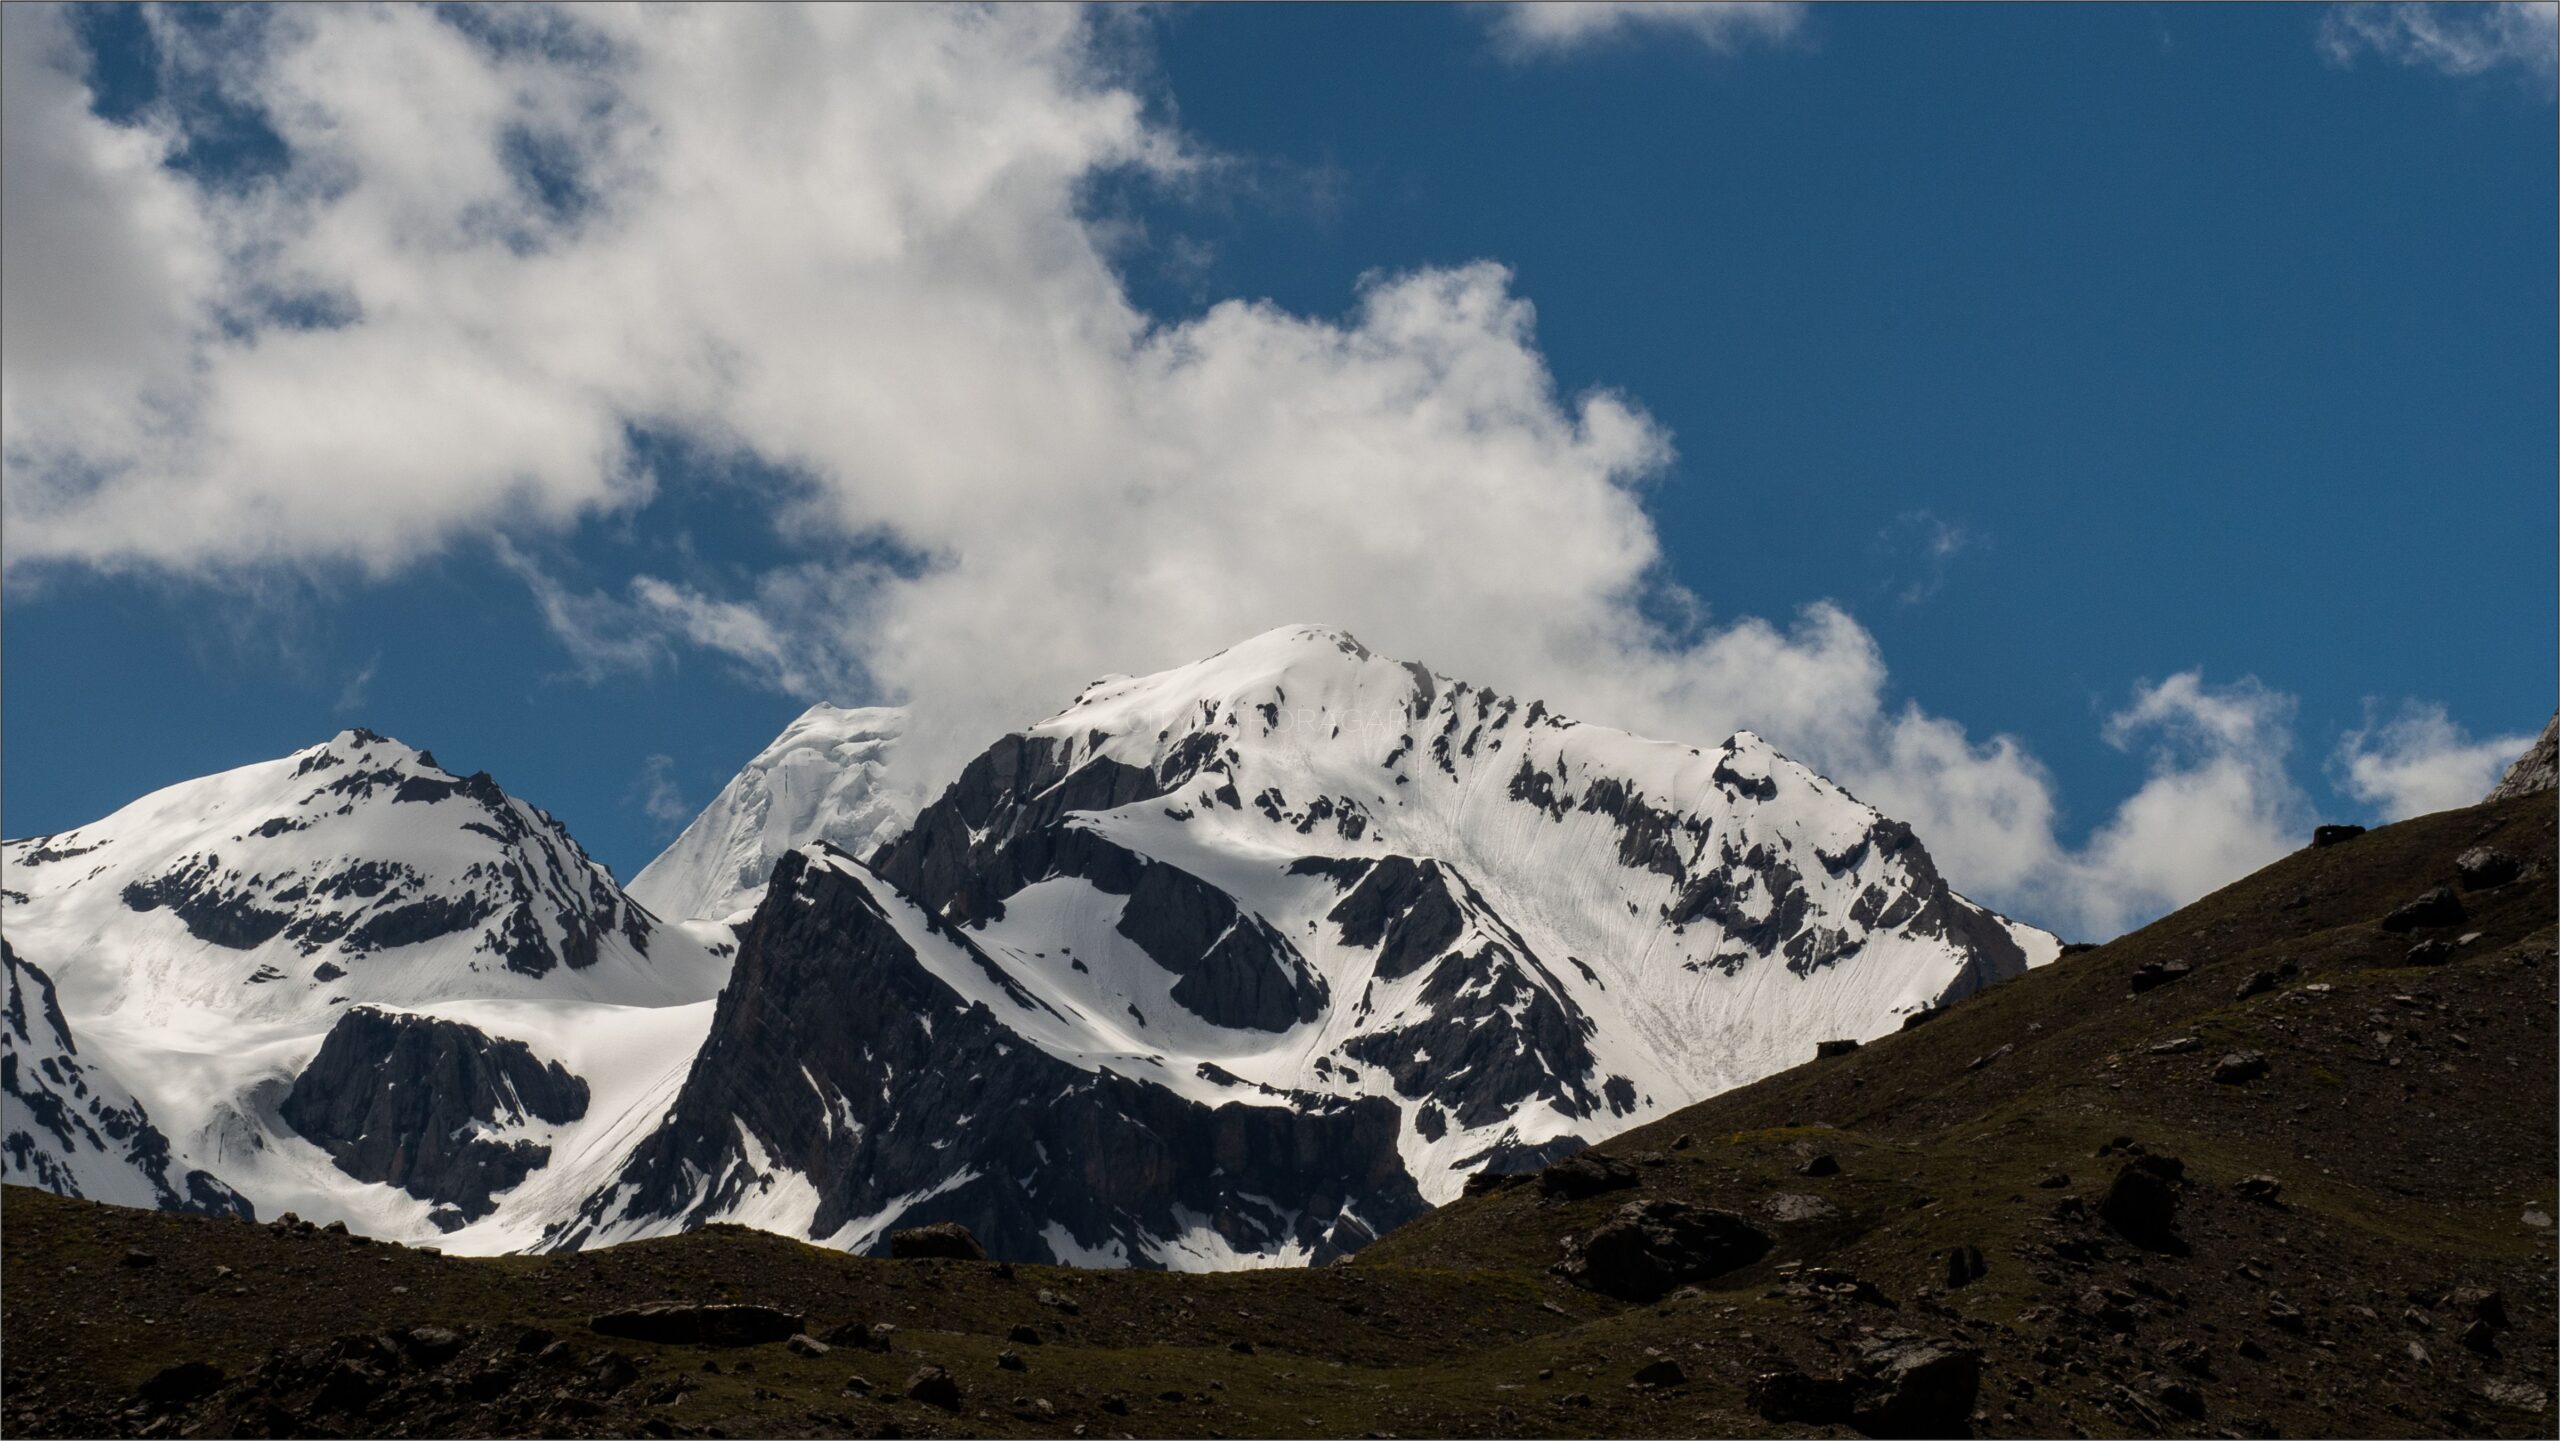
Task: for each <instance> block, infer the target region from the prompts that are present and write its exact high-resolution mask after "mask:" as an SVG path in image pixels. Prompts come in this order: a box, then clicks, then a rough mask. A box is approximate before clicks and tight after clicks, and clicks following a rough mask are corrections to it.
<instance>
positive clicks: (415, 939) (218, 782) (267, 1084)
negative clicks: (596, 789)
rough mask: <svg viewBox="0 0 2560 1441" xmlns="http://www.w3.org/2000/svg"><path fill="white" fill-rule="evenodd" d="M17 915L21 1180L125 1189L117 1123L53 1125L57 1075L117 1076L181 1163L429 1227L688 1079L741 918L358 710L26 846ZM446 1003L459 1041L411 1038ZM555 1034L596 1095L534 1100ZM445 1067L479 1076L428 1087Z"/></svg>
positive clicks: (402, 1229)
mask: <svg viewBox="0 0 2560 1441" xmlns="http://www.w3.org/2000/svg"><path fill="white" fill-rule="evenodd" d="M0 926H5V931H6V936H7V943H8V947H9V951H10V993H11V1000H10V1006H11V1012H10V1014H11V1021H10V1025H9V1027H8V1030H7V1031H6V1033H5V1039H6V1042H7V1044H8V1047H9V1053H8V1061H9V1064H10V1068H11V1075H12V1084H11V1086H10V1087H9V1090H8V1094H7V1095H6V1096H5V1097H0V1103H5V1113H4V1114H0V1141H5V1151H6V1167H7V1174H8V1176H9V1177H10V1179H12V1180H24V1181H27V1182H29V1183H31V1184H38V1185H49V1186H52V1187H53V1188H54V1189H65V1185H64V1184H63V1183H62V1182H61V1181H60V1179H59V1177H61V1176H69V1177H71V1178H73V1179H74V1182H75V1183H76V1184H79V1185H80V1186H81V1188H82V1190H83V1191H84V1193H88V1194H98V1192H96V1191H95V1190H92V1189H91V1186H90V1184H89V1182H88V1181H87V1180H86V1179H85V1177H86V1176H87V1175H89V1174H90V1173H91V1170H92V1169H93V1168H94V1167H95V1166H96V1165H98V1164H102V1163H100V1162H99V1160H98V1155H99V1149H98V1147H97V1146H96V1145H93V1144H91V1142H90V1139H89V1138H86V1137H78V1136H73V1137H69V1138H68V1139H66V1138H65V1132H64V1129H63V1127H62V1126H60V1125H58V1124H49V1123H48V1121H47V1117H48V1115H49V1114H53V1113H55V1112H58V1111H59V1110H60V1107H58V1106H53V1105H51V1103H48V1102H46V1101H44V1100H41V1099H39V1097H38V1093H37V1086H36V1083H35V1078H39V1077H40V1078H42V1080H43V1082H44V1083H45V1089H46V1090H48V1091H49V1092H50V1093H51V1094H52V1095H53V1096H55V1097H56V1098H60V1097H64V1096H70V1095H77V1094H80V1093H82V1092H83V1091H84V1090H85V1093H86V1094H87V1095H88V1096H90V1097H92V1098H95V1099H93V1100H92V1101H91V1102H89V1103H88V1109H89V1111H90V1112H91V1113H92V1114H93V1115H95V1116H96V1117H98V1119H97V1121H96V1129H97V1130H98V1131H99V1132H101V1133H103V1134H104V1135H105V1136H106V1137H107V1138H108V1140H110V1141H118V1140H121V1139H122V1138H121V1135H120V1133H119V1130H118V1128H119V1127H120V1126H125V1125H126V1124H127V1121H126V1119H125V1118H130V1128H131V1129H132V1130H133V1133H134V1134H140V1128H142V1127H144V1126H146V1125H147V1126H148V1128H149V1129H150V1130H152V1131H153V1132H156V1134H157V1135H158V1136H160V1137H161V1138H162V1143H163V1144H161V1145H160V1146H159V1147H158V1148H157V1153H159V1154H164V1155H165V1156H166V1157H167V1158H168V1159H167V1160H166V1162H165V1167H164V1169H165V1174H166V1177H167V1178H168V1179H167V1181H166V1183H165V1187H164V1188H165V1189H170V1190H184V1191H186V1192H187V1193H188V1194H189V1196H190V1197H191V1198H192V1197H193V1196H194V1193H195V1190H196V1189H197V1183H196V1181H195V1179H194V1177H195V1176H198V1175H200V1176H202V1177H204V1178H205V1184H206V1185H207V1186H219V1187H225V1188H227V1189H228V1190H229V1191H233V1192H236V1193H237V1194H238V1195H239V1196H241V1197H244V1198H246V1201H247V1203H248V1204H250V1205H252V1206H254V1207H255V1208H256V1209H258V1210H260V1211H271V1210H277V1209H285V1208H291V1209H295V1210H298V1211H300V1212H302V1213H303V1214H305V1215H316V1216H322V1217H334V1218H339V1219H344V1220H346V1221H348V1222H349V1224H351V1225H354V1226H357V1227H358V1228H360V1229H364V1230H368V1231H372V1232H374V1233H376V1234H382V1235H393V1236H401V1237H406V1238H412V1239H414V1238H419V1237H426V1236H441V1235H442V1234H443V1233H444V1232H447V1231H452V1230H455V1229H457V1228H458V1227H460V1226H463V1225H466V1224H468V1223H470V1222H471V1221H474V1220H477V1219H480V1218H482V1217H485V1216H488V1215H489V1214H490V1212H491V1210H492V1209H494V1205H493V1202H492V1201H491V1192H492V1191H493V1190H503V1189H505V1188H506V1187H508V1186H512V1185H515V1184H517V1183H518V1182H519V1181H520V1180H521V1177H522V1174H523V1173H524V1172H525V1171H528V1170H531V1169H534V1168H535V1167H534V1166H533V1165H518V1164H516V1163H518V1162H524V1161H528V1160H529V1159H530V1158H531V1157H532V1155H533V1153H534V1152H537V1151H538V1152H540V1153H541V1155H542V1157H543V1159H544V1160H549V1159H551V1158H553V1157H554V1156H567V1155H573V1154H582V1153H583V1148H584V1147H585V1146H586V1145H587V1143H588V1142H589V1141H590V1139H591V1138H593V1137H596V1136H601V1135H603V1134H606V1133H607V1132H609V1131H610V1129H611V1127H612V1126H613V1125H614V1124H616V1123H618V1122H619V1121H620V1120H621V1118H622V1112H623V1110H625V1109H627V1108H628V1107H629V1106H630V1105H632V1104H635V1103H637V1100H638V1097H637V1092H638V1091H640V1090H645V1088H646V1087H647V1086H648V1085H649V1084H651V1083H652V1082H655V1081H667V1080H668V1075H667V1073H668V1072H669V1071H670V1070H672V1071H673V1072H675V1073H676V1075H677V1076H680V1075H681V1072H682V1068H683V1065H684V1061H685V1060H686V1059H687V1058H689V1057H690V1055H691V1053H692V1049H693V1046H694V1045H695V1044H696V1043H698V1041H699V1039H700V1036H701V1034H702V1030H703V1028H704V1027H705V1026H707V1024H708V1023H709V1020H710V1006H709V1001H710V999H711V997H712V996H713V995H714V994H715V993H716V992H717V991H718V989H719V987H720V985H721V983H722V981H723V979H724V978H725V977H726V974H727V960H726V957H725V955H724V954H722V947H721V946H720V945H719V944H718V942H719V940H720V939H721V937H719V936H717V935H716V934H715V935H713V936H712V937H710V938H709V939H706V938H703V937H698V936H697V935H696V934H694V933H693V932H692V931H691V930H689V929H688V928H686V927H684V926H671V925H666V924H662V923H660V922H659V921H658V920H657V919H656V918H654V917H653V916H651V915H650V914H649V913H648V912H647V911H646V910H645V909H643V908H642V907H640V906H638V905H636V904H634V903H633V902H632V901H631V900H630V899H629V898H628V897H627V896H625V895H624V894H623V893H622V891H621V890H620V888H619V887H617V886H616V885H615V884H614V883H613V878H612V876H611V875H610V874H609V873H608V872H607V871H606V870H605V869H604V867H602V866H601V865H598V864H597V863H595V862H594V861H593V860H591V859H589V858H588V857H587V855H586V854H585V852H583V851H582V850H580V849H579V848H578V845H577V843H576V842H575V841H573V840H571V839H570V837H569V835H568V833H567V832H566V831H565V830H563V829H562V828H561V827H560V825H559V823H558V822H557V821H556V820H554V819H553V818H552V817H550V816H549V815H547V814H545V813H544V812H542V811H540V810H538V809H536V808H534V807H532V806H530V805H527V804H525V803H524V802H522V801H520V800H517V799H515V798H514V797H511V796H509V795H507V794H506V793H505V792H504V791H502V790H501V789H499V787H498V785H497V783H496V782H495V781H493V780H492V779H491V778H490V777H488V776H487V775H486V774H480V775H472V776H456V775H454V774H452V773H451V772H448V771H446V770H444V769H443V768H441V767H440V766H439V765H437V763H436V761H435V759H434V757H433V756H431V755H428V754H426V753H424V752H421V751H417V750H413V749H411V748H409V747H407V746H405V745H402V744H400V743H398V742H396V741H392V740H388V739H386V738H384V737H382V736H378V735H375V734H373V733H371V732H369V731H361V730H357V731H347V732H343V733H341V734H340V735H338V736H337V737H335V738H334V739H332V740H331V741H329V742H327V743H326V744H323V745H318V746H313V747H310V748H308V749H306V750H302V751H298V752H296V753H294V754H293V755H290V756H286V757H284V758H282V759H280V760H274V761H267V762H263V763H260V764H257V765H251V766H244V767H242V768H240V769H238V770H233V771H228V772H225V773H222V774H220V775H214V776H207V777H204V778H202V779H199V780H194V781H188V782H184V783H182V784H179V785H175V786H171V787H168V788H167V789H165V790H161V791H158V792H155V793H153V794H151V795H148V796H145V797H143V798H142V799H141V800H138V801H136V802H134V803H133V804H132V805H129V806H127V807H125V808H124V809H122V810H120V811H118V812H116V813H115V814H113V815H111V816H108V817H106V818H105V819H103V820H100V821H96V822H93V823H91V824H89V825H85V826H81V827H79V828H78V829H76V830H71V831H65V832H62V833H60V834H57V835H51V836H40V837H35V838H32V839H27V840H18V841H10V842H8V843H6V845H5V847H0ZM706 929H708V930H710V931H713V932H716V931H717V928H706ZM39 998H41V999H39ZM391 1018H401V1019H398V1020H394V1019H391ZM429 1019H432V1020H433V1022H434V1024H433V1026H432V1027H429V1028H428V1029H429V1030H430V1031H432V1033H433V1037H432V1039H433V1042H434V1043H433V1044H430V1045H425V1046H421V1045H420V1044H419V1043H418V1042H416V1041H414V1040H407V1039H404V1037H406V1036H408V1035H409V1033H410V1032H411V1031H412V1030H413V1029H414V1028H415V1026H416V1025H423V1024H424V1023H425V1022H426V1021H428V1020H429ZM528 1042H530V1043H534V1044H535V1047H536V1049H539V1050H540V1051H541V1052H542V1053H543V1055H544V1058H545V1060H546V1061H548V1062H561V1061H566V1062H569V1063H570V1065H571V1069H572V1070H573V1071H574V1072H575V1073H576V1074H577V1075H578V1076H580V1077H583V1080H584V1084H585V1085H586V1086H587V1087H588V1089H589V1092H590V1095H591V1099H589V1100H588V1101H587V1102H586V1103H585V1104H584V1105H583V1106H582V1107H581V1108H580V1114H579V1116H578V1117H575V1118H572V1117H568V1116H567V1115H566V1113H565V1111H564V1109H563V1108H562V1107H559V1106H552V1107H550V1108H548V1110H547V1111H546V1109H545V1108H544V1107H542V1106H539V1105H536V1106H532V1107H530V1108H528V1107H526V1106H524V1105H522V1104H520V1103H519V1102H520V1101H521V1099H522V1098H523V1096H524V1093H525V1091H526V1089H527V1087H526V1084H525V1082H524V1079H523V1077H524V1067H523V1065H522V1064H518V1063H516V1055H515V1053H516V1052H518V1051H523V1050H524V1049H525V1048H526V1044H527V1043H528ZM670 1043H673V1045H674V1047H675V1049H674V1050H673V1051H670V1050H669V1049H668V1047H669V1045H670ZM625 1045H631V1046H633V1047H634V1049H633V1050H632V1052H631V1054H630V1055H629V1057H628V1058H620V1059H611V1058H612V1057H613V1056H614V1054H615V1053H618V1052H620V1051H621V1050H622V1048H623V1047H624V1046H625ZM57 1053H58V1054H57ZM589 1053H604V1055H605V1056H606V1057H607V1058H609V1059H606V1060H603V1061H595V1060H592V1059H591V1057H590V1055H589ZM320 1062H325V1063H326V1069H325V1070H324V1072H323V1074H322V1075H321V1076H319V1077H315V1076H314V1075H313V1074H312V1067H313V1066H314V1064H315V1063H320ZM580 1062H588V1064H586V1065H583V1066H581V1065H580V1064H579V1063H580ZM653 1065H654V1067H655V1070H654V1073H653V1072H652V1071H651V1067H652V1066H653ZM74 1066H76V1067H77V1070H76V1073H75V1071H74V1070H73V1067H74ZM535 1069H536V1070H537V1071H538V1070H539V1069H540V1067H539V1066H536V1068H535ZM484 1074H495V1075H497V1076H498V1077H499V1078H500V1080H501V1081H502V1082H503V1084H502V1085H501V1086H500V1087H499V1088H497V1090H495V1091H490V1088H488V1087H486V1086H483V1085H480V1084H479V1080H478V1078H479V1077H480V1076H482V1075H484ZM75 1075H76V1081H74V1080H67V1079H65V1078H66V1077H73V1076H75ZM324 1080H325V1081H326V1083H327V1084H326V1085H325V1086H324V1085H323V1084H322V1081H324ZM670 1084H671V1082H670ZM439 1087H441V1088H445V1089H447V1090H459V1092H460V1094H456V1095H451V1096H443V1097H439V1098H438V1099H437V1102H436V1103H435V1104H433V1105H423V1107H422V1108H421V1107H420V1105H416V1104H413V1103H423V1100H424V1097H425V1094H426V1092H427V1091H429V1090H431V1089H435V1088H439ZM404 1088H405V1090H404ZM323 1091H326V1092H327V1093H329V1094H328V1095H327V1096H326V1097H325V1099H326V1101H327V1104H322V1103H321V1099H322V1092H323ZM480 1092H489V1093H487V1094H481V1093H480ZM660 1099H663V1097H661V1098H660ZM128 1102H129V1103H130V1104H128ZM146 1117H147V1121H146V1120H145V1118H146ZM428 1122H432V1123H433V1124H427V1123H428ZM466 1124H467V1125H468V1126H470V1127H472V1128H475V1130H474V1134H475V1135H480V1136H483V1137H484V1138H485V1139H486V1140H487V1141H488V1142H489V1145H487V1146H479V1145H476V1144H469V1143H464V1142H463V1141H461V1140H460V1139H458V1138H456V1137H454V1136H453V1135H452V1134H451V1131H452V1129H453V1128H454V1127H455V1126H460V1125H466ZM437 1127H442V1128H444V1130H443V1133H442V1135H441V1139H440V1138H439V1134H438V1132H437ZM48 1138H51V1139H50V1140H49V1139H48ZM127 1149H128V1150H130V1149H131V1147H130V1146H128V1147H127ZM395 1152H396V1153H397V1154H394V1153H395ZM56 1153H60V1154H56ZM48 1154H53V1155H54V1159H53V1160H52V1161H51V1162H48V1161H47V1159H46V1157H47V1155H48ZM63 1154H67V1155H68V1156H69V1157H70V1158H71V1159H69V1160H64V1159H62V1155H63ZM137 1154H138V1153H137ZM142 1169H143V1170H144V1171H145V1172H146V1173H149V1174H151V1175H153V1176H157V1175H158V1174H159V1172H158V1171H155V1170H154V1169H153V1168H152V1167H150V1166H147V1165H146V1166H143V1167H142ZM154 1184H158V1183H157V1182H156V1181H155V1182H154ZM207 1194H213V1195H218V1194H220V1193H219V1192H215V1191H210V1190H208V1191H207ZM509 1219H511V1218H509ZM475 1240H476V1241H478V1242H479V1243H480V1244H481V1245H483V1246H484V1247H485V1248H489V1249H503V1248H505V1247H507V1246H510V1245H514V1244H520V1242H519V1241H517V1240H515V1239H514V1238H513V1237H512V1235H511V1233H507V1232H505V1231H504V1229H503V1227H501V1228H497V1229H495V1230H492V1231H491V1232H490V1233H489V1234H488V1235H487V1236H486V1237H485V1238H461V1241H460V1244H465V1245H469V1244H472V1243H473V1242H474V1241H475Z"/></svg>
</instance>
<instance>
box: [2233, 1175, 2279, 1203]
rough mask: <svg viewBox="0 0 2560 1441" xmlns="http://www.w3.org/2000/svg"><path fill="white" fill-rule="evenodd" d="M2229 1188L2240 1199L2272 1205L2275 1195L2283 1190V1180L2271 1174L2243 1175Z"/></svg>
mask: <svg viewBox="0 0 2560 1441" xmlns="http://www.w3.org/2000/svg"><path fill="white" fill-rule="evenodd" d="M2231 1189H2232V1190H2233V1191H2234V1192H2235V1193H2237V1194H2238V1195H2239V1197H2240V1199H2241V1200H2244V1201H2257V1202H2260V1203H2262V1204H2266V1205H2273V1204H2274V1203H2275V1199H2276V1196H2277V1195H2278V1194H2279V1193H2281V1192H2282V1191H2283V1190H2284V1182H2282V1181H2279V1180H2277V1179H2276V1178H2275V1177H2273V1176H2244V1177H2242V1178H2241V1179H2239V1180H2237V1181H2235V1182H2233V1183H2232V1185H2231Z"/></svg>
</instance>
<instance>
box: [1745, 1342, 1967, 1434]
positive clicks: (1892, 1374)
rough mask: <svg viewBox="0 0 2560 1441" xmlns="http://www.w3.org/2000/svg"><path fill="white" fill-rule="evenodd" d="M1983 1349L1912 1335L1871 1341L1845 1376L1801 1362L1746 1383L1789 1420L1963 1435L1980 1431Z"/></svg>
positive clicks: (1753, 1397)
mask: <svg viewBox="0 0 2560 1441" xmlns="http://www.w3.org/2000/svg"><path fill="white" fill-rule="evenodd" d="M1981 1384H1982V1354H1981V1353H1980V1352H1978V1351H1975V1350H1972V1349H1971V1348H1968V1347H1958V1346H1950V1345H1945V1344H1942V1343H1939V1342H1935V1341H1923V1340H1913V1339H1908V1338H1903V1339H1894V1340H1886V1341H1877V1342H1871V1343H1869V1344H1868V1346H1867V1349H1866V1350H1865V1351H1864V1352H1863V1353H1862V1354H1861V1355H1860V1356H1859V1357H1858V1358H1857V1360H1856V1361H1855V1362H1854V1363H1853V1364H1852V1365H1851V1368H1850V1369H1849V1370H1848V1371H1847V1372H1846V1373H1844V1374H1842V1375H1839V1376H1823V1375H1818V1374H1815V1373H1812V1372H1808V1371H1805V1370H1802V1369H1800V1368H1797V1367H1793V1366H1790V1367H1786V1368H1784V1369H1780V1370H1775V1371H1767V1372H1763V1373H1761V1374H1760V1375H1757V1376H1754V1377H1753V1378H1752V1379H1751V1383H1750V1385H1749V1386H1748V1388H1746V1395H1747V1397H1748V1399H1749V1401H1750V1403H1751V1406H1752V1409H1753V1410H1755V1411H1757V1412H1759V1413H1760V1415H1761V1417H1762V1418H1763V1419H1766V1420H1770V1421H1775V1422H1778V1423H1780V1424H1782V1425H1815V1426H1839V1425H1848V1426H1853V1427H1855V1428H1857V1429H1858V1430H1859V1431H1862V1432H1865V1433H1866V1434H1867V1435H1869V1436H1963V1435H1968V1434H1970V1433H1971V1431H1972V1421H1973V1403H1974V1399H1975V1396H1976V1394H1977V1393H1978V1392H1979V1391H1980V1389H1981Z"/></svg>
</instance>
